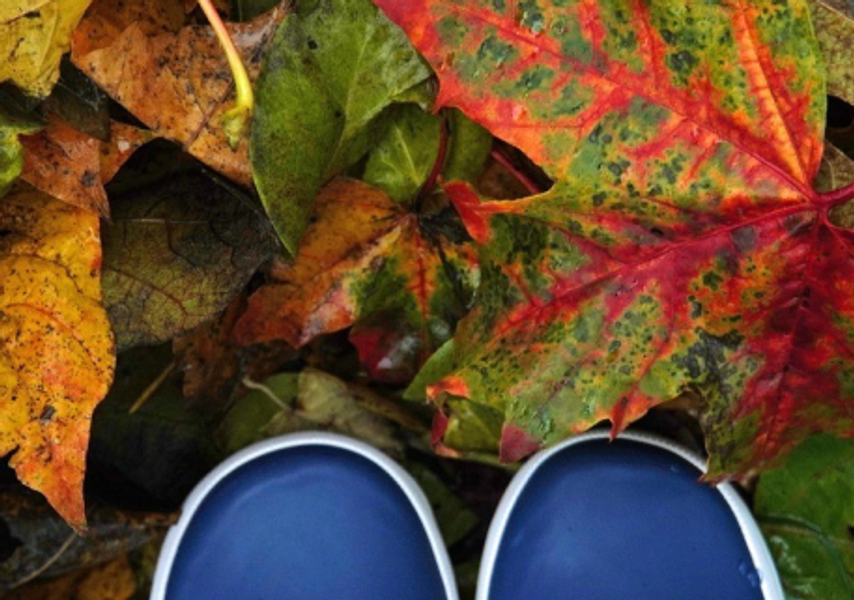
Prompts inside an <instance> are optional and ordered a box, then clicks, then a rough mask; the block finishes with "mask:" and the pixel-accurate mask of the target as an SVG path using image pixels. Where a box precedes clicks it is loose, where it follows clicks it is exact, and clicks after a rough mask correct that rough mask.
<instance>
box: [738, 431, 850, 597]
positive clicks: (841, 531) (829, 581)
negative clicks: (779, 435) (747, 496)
mask: <svg viewBox="0 0 854 600" xmlns="http://www.w3.org/2000/svg"><path fill="white" fill-rule="evenodd" d="M754 512H755V514H756V517H757V519H758V520H759V524H760V525H761V526H762V532H763V533H764V534H765V539H766V540H767V542H768V546H769V547H770V549H771V552H772V553H773V555H774V562H775V563H776V564H777V570H778V572H779V573H780V578H781V580H782V582H783V587H784V589H785V591H786V598H788V599H789V600H816V599H818V598H821V600H850V599H851V598H854V536H852V527H854V441H851V440H839V439H834V438H833V437H831V436H828V435H819V436H815V437H811V438H809V439H808V440H807V441H806V442H804V444H803V445H802V446H800V447H799V448H797V449H796V450H795V451H794V452H792V454H791V455H790V456H789V458H788V460H787V461H786V462H785V463H784V464H783V465H782V466H781V467H780V468H778V469H774V470H771V471H767V472H766V473H764V474H763V475H762V476H761V477H760V479H759V484H758V485H757V487H756V498H755V501H754Z"/></svg>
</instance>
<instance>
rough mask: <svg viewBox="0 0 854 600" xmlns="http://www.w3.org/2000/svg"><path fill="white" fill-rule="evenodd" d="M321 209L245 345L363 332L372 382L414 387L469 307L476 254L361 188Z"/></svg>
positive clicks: (334, 195)
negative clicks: (420, 372) (421, 370)
mask: <svg viewBox="0 0 854 600" xmlns="http://www.w3.org/2000/svg"><path fill="white" fill-rule="evenodd" d="M315 206H316V221H315V222H314V223H312V224H311V225H310V226H309V229H308V230H307V232H306V236H305V242H304V243H303V244H302V246H301V247H300V250H299V253H298V254H297V257H296V259H295V260H294V262H293V263H292V264H289V265H283V266H281V267H280V268H278V269H276V270H275V273H274V276H275V278H276V279H277V281H276V282H275V283H273V284H270V285H267V286H265V287H262V288H261V289H260V290H258V291H257V292H256V293H255V294H254V295H253V296H252V297H251V298H250V299H249V307H248V309H247V311H246V313H245V314H244V315H243V317H241V319H240V321H239V322H238V324H237V326H236V327H235V336H236V338H237V340H238V341H239V342H240V343H242V344H251V343H258V342H264V341H268V340H273V339H283V340H285V341H287V342H288V343H290V344H291V345H293V346H297V347H299V346H302V345H304V344H306V343H307V342H309V341H310V340H312V339H313V338H315V337H316V336H318V335H320V334H323V333H329V332H333V331H338V330H341V329H344V328H347V327H350V326H351V325H354V324H355V327H354V328H353V330H352V332H351V334H350V339H351V341H352V342H353V343H354V344H355V346H356V347H357V349H358V351H359V355H360V358H361V359H362V362H363V364H364V365H365V366H366V368H367V369H368V371H369V372H370V373H371V375H372V376H373V377H374V378H377V379H382V380H386V381H395V382H404V381H408V380H409V379H411V378H412V376H413V375H414V374H415V371H416V370H417V369H418V368H419V367H420V366H421V364H422V363H423V362H424V361H425V360H426V359H427V357H429V356H430V354H432V353H433V351H434V350H436V348H438V347H439V346H440V345H441V344H442V343H444V342H445V341H446V340H447V339H448V338H450V337H451V335H453V332H454V327H455V325H456V322H457V320H458V319H459V318H460V317H461V316H462V315H463V314H464V312H465V310H466V308H467V307H468V303H469V302H470V298H471V290H472V288H473V287H474V284H475V279H476V277H477V266H476V260H475V257H474V253H473V251H472V249H471V248H470V246H469V245H467V244H457V243H453V242H452V241H451V240H450V239H448V237H447V236H446V235H443V234H442V233H437V232H433V231H431V228H430V226H429V224H426V221H425V219H427V218H426V217H418V216H416V215H415V214H414V213H412V212H410V211H409V210H408V209H406V208H405V207H402V206H401V205H399V204H398V203H396V202H395V201H393V200H392V199H391V198H389V197H388V196H387V195H386V194H385V193H384V192H382V191H380V190H378V189H376V188H373V187H371V186H369V185H367V184H365V183H362V182H359V181H356V180H351V179H336V180H333V181H332V182H331V183H330V184H329V185H327V186H326V187H325V188H324V189H323V190H322V191H321V193H320V194H319V196H318V197H317V199H316V200H315ZM427 232H429V234H428V233H427Z"/></svg>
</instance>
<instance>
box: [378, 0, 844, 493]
mask: <svg viewBox="0 0 854 600" xmlns="http://www.w3.org/2000/svg"><path fill="white" fill-rule="evenodd" d="M378 4H379V5H380V6H382V7H383V9H384V10H385V11H386V12H387V14H389V16H390V17H391V18H392V20H394V21H395V22H397V23H398V24H400V25H401V26H402V27H403V28H404V30H405V31H407V33H408V34H409V36H410V38H411V39H412V41H413V43H414V44H415V46H416V47H417V48H418V49H419V50H420V51H421V52H422V53H423V54H424V55H425V57H426V58H427V59H428V61H429V62H430V63H431V64H432V66H433V67H434V68H435V69H436V71H437V74H438V76H439V79H440V85H441V89H440V92H439V97H438V100H437V104H438V106H440V107H441V106H446V105H452V106H457V107H459V108H461V109H462V110H463V112H465V113H466V114H467V115H468V116H470V117H471V118H473V119H474V120H475V121H478V122H480V123H481V124H483V125H484V126H486V127H487V128H488V129H489V130H490V131H492V132H493V134H495V135H497V136H498V137H501V138H502V139H505V140H507V141H508V142H510V143H512V144H513V145H515V146H517V147H518V148H520V149H522V150H523V151H524V152H525V153H526V154H527V155H528V156H530V157H531V158H532V159H533V160H534V161H535V162H537V163H538V164H540V165H541V166H542V167H543V168H544V169H545V170H546V172H547V173H548V175H549V176H551V177H552V178H553V179H555V181H556V182H555V185H554V187H553V188H552V189H551V190H550V191H549V192H547V193H545V194H542V195H538V196H532V197H529V198H526V199H523V200H519V201H515V202H482V201H481V199H479V198H478V197H477V196H476V194H475V193H474V192H473V190H471V188H468V187H466V186H463V185H451V186H449V187H448V191H449V193H450V194H451V196H452V198H453V199H454V201H455V204H456V205H457V207H458V209H459V211H460V213H461V215H462V217H463V220H464V221H465V223H466V226H467V228H468V230H469V232H470V233H471V235H472V237H474V238H475V239H476V240H477V241H478V242H480V243H481V244H483V252H482V255H481V259H482V261H483V263H482V279H483V281H482V285H481V288H480V290H479V292H478V294H479V296H478V297H479V303H478V306H477V307H476V309H475V310H474V311H473V312H472V313H471V315H470V316H469V317H467V318H466V319H465V320H464V321H463V322H461V324H460V327H459V328H458V332H457V336H456V343H455V347H456V357H455V358H456V364H457V369H456V371H455V372H454V373H453V374H451V375H450V376H448V377H446V378H445V379H444V380H442V381H441V382H439V383H438V384H436V385H435V386H433V387H432V388H431V394H432V396H433V397H434V398H437V399H439V400H440V402H441V398H440V396H441V395H442V394H446V395H447V396H448V402H454V403H461V404H464V403H465V402H466V399H468V400H470V401H471V402H472V403H473V404H474V405H475V406H487V407H489V409H490V410H492V411H495V412H497V413H498V414H500V415H501V416H502V420H503V421H504V424H503V426H502V433H501V455H502V457H503V458H504V459H506V460H516V459H518V458H521V457H522V456H524V455H526V454H528V453H530V452H532V451H534V450H536V449H537V448H538V447H540V446H541V444H543V443H552V442H555V441H557V440H559V439H561V438H563V437H566V436H567V435H571V434H572V433H575V432H579V431H582V430H584V429H586V428H588V427H590V426H592V425H593V424H595V423H597V422H599V421H602V420H605V419H610V420H611V422H612V423H613V429H614V432H615V433H618V432H619V431H621V430H622V429H623V428H624V427H625V426H627V425H628V424H629V423H631V422H632V421H634V420H635V419H637V418H638V417H640V416H641V415H643V414H644V413H645V412H646V411H647V410H648V409H649V408H650V407H651V406H654V405H656V404H658V403H661V402H663V401H666V400H669V399H671V398H673V397H675V396H677V395H679V394H680V393H681V392H682V391H684V390H686V389H694V390H697V391H700V392H701V393H702V394H703V396H704V398H705V400H706V408H705V411H704V414H703V416H702V420H703V424H704V429H705V432H706V434H707V437H706V443H707V447H708V449H709V451H710V469H711V475H710V476H711V477H721V476H725V475H735V474H738V473H743V472H744V471H745V470H747V469H749V468H752V467H756V466H761V465H763V464H766V463H767V462H768V461H772V460H773V459H775V458H777V457H779V456H780V455H781V454H783V453H784V452H785V451H787V450H789V449H791V448H792V447H793V446H794V445H795V444H796V443H797V442H798V441H800V440H801V439H803V438H804V436H806V435H808V434H809V433H810V432H811V431H813V430H814V429H817V428H822V429H826V430H833V431H837V432H840V433H845V434H850V433H854V391H852V390H854V387H852V385H851V384H850V382H851V381H854V370H852V363H851V361H850V360H849V358H850V356H851V355H852V354H854V304H852V303H851V302H850V301H849V299H850V298H851V297H852V293H854V288H851V286H849V284H848V282H847V278H844V277H839V276H838V274H839V273H847V272H849V271H850V270H851V269H852V268H854V260H852V258H851V257H852V248H854V246H852V245H854V234H852V233H851V232H849V231H848V230H845V229H841V228H839V227H837V226H835V225H834V224H832V223H831V222H830V221H829V219H828V213H829V210H830V208H831V207H832V206H834V204H835V203H838V200H836V199H834V198H833V196H832V195H830V196H822V195H819V194H818V193H817V192H815V191H814V190H813V189H812V187H811V183H812V180H813V178H814V176H815V174H816V172H817V170H818V166H819V159H820V157H821V150H822V129H823V125H824V108H825V86H824V78H823V74H822V71H821V69H820V68H819V64H818V50H817V45H816V42H815V39H814V37H813V34H812V27H811V24H810V21H809V11H808V7H807V5H806V4H805V3H804V2H801V1H799V0H791V1H788V2H784V3H777V4H773V3H771V2H751V3H749V4H747V3H741V2H736V1H727V2H722V3H718V4H714V5H711V4H699V3H691V4H689V5H686V6H684V7H683V6H680V9H679V11H672V10H671V8H672V7H671V6H670V5H668V4H666V3H665V4H662V5H647V4H634V5H631V6H622V5H619V6H618V5H616V4H614V3H590V2H575V3H571V4H570V5H568V6H566V5H561V6H560V7H558V6H556V3H553V2H550V1H536V2H526V3H525V4H524V5H519V6H516V5H510V4H505V3H493V5H490V6H480V7H478V8H476V9H474V8H471V7H465V6H462V5H460V4H458V3H455V2H450V1H440V2H427V1H426V0H411V1H405V2H400V1H396V0H394V1H393V0H378ZM849 288H850V289H849ZM446 416H447V417H449V421H445V422H444V423H442V422H441V420H440V421H439V423H438V425H439V430H438V431H437V434H442V433H443V432H446V431H447V430H448V429H447V428H451V427H452V426H455V425H454V423H455V421H456V420H463V419H464V418H465V417H464V416H463V415H461V414H460V412H459V409H457V411H455V410H453V409H451V410H449V411H448V414H447V415H446Z"/></svg>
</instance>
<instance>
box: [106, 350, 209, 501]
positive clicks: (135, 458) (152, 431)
mask: <svg viewBox="0 0 854 600" xmlns="http://www.w3.org/2000/svg"><path fill="white" fill-rule="evenodd" d="M196 408H197V407H194V406H192V405H191V404H190V403H189V402H187V401H186V399H185V398H183V396H182V394H181V373H180V372H179V371H178V370H177V369H176V368H175V359H174V357H173V356H172V353H171V351H170V345H169V344H163V345H160V346H143V347H139V348H132V349H131V350H128V351H125V352H122V353H121V354H119V357H118V361H117V364H116V383H115V384H114V385H113V387H112V388H111V389H110V393H109V394H108V395H107V397H106V398H104V401H103V402H101V404H100V405H99V406H98V410H96V411H95V415H94V417H93V420H92V441H91V443H90V444H89V472H90V476H89V481H90V489H92V491H93V493H97V495H98V497H99V498H101V499H103V500H104V501H105V502H109V503H110V504H111V505H117V506H131V507H140V508H145V509H150V508H152V507H156V508H158V509H160V510H167V511H171V510H177V509H178V508H180V506H181V503H182V502H183V501H184V500H185V499H186V497H187V495H188V494H189V493H190V492H191V491H192V490H193V488H194V487H195V486H196V484H198V482H199V481H201V479H202V477H204V476H205V475H206V474H207V473H209V472H210V470H211V469H213V468H214V467H215V466H216V465H217V463H218V462H220V461H221V460H222V458H223V457H222V454H221V453H220V452H219V449H218V448H216V446H215V445H214V443H213V440H212V439H211V429H210V428H209V427H208V425H207V423H206V417H207V414H205V413H204V412H203V411H200V410H197V409H196ZM103 482H107V483H106V484H103ZM99 483H101V485H100V487H99V488H96V487H95V486H96V485H98V484H99Z"/></svg>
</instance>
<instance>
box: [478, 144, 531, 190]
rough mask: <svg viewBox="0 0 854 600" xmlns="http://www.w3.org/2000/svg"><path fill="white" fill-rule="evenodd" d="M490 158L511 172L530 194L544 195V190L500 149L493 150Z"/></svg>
mask: <svg viewBox="0 0 854 600" xmlns="http://www.w3.org/2000/svg"><path fill="white" fill-rule="evenodd" d="M490 156H491V157H492V158H493V160H495V161H496V162H497V163H499V164H500V165H501V166H502V167H504V168H505V169H507V170H508V171H510V173H511V174H512V175H513V177H515V178H516V180H517V181H518V182H519V183H521V184H522V185H523V186H525V189H526V190H528V192H530V193H531V194H533V195H536V194H541V193H543V191H544V190H543V189H542V188H540V186H539V185H537V183H536V182H535V181H534V180H533V179H531V178H530V177H528V175H527V174H526V173H525V172H524V171H522V170H521V169H519V167H517V166H516V165H514V164H513V161H511V160H510V159H509V158H508V157H507V156H506V155H505V154H504V153H503V152H502V151H501V150H500V149H498V148H493V149H492V152H490Z"/></svg>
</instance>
